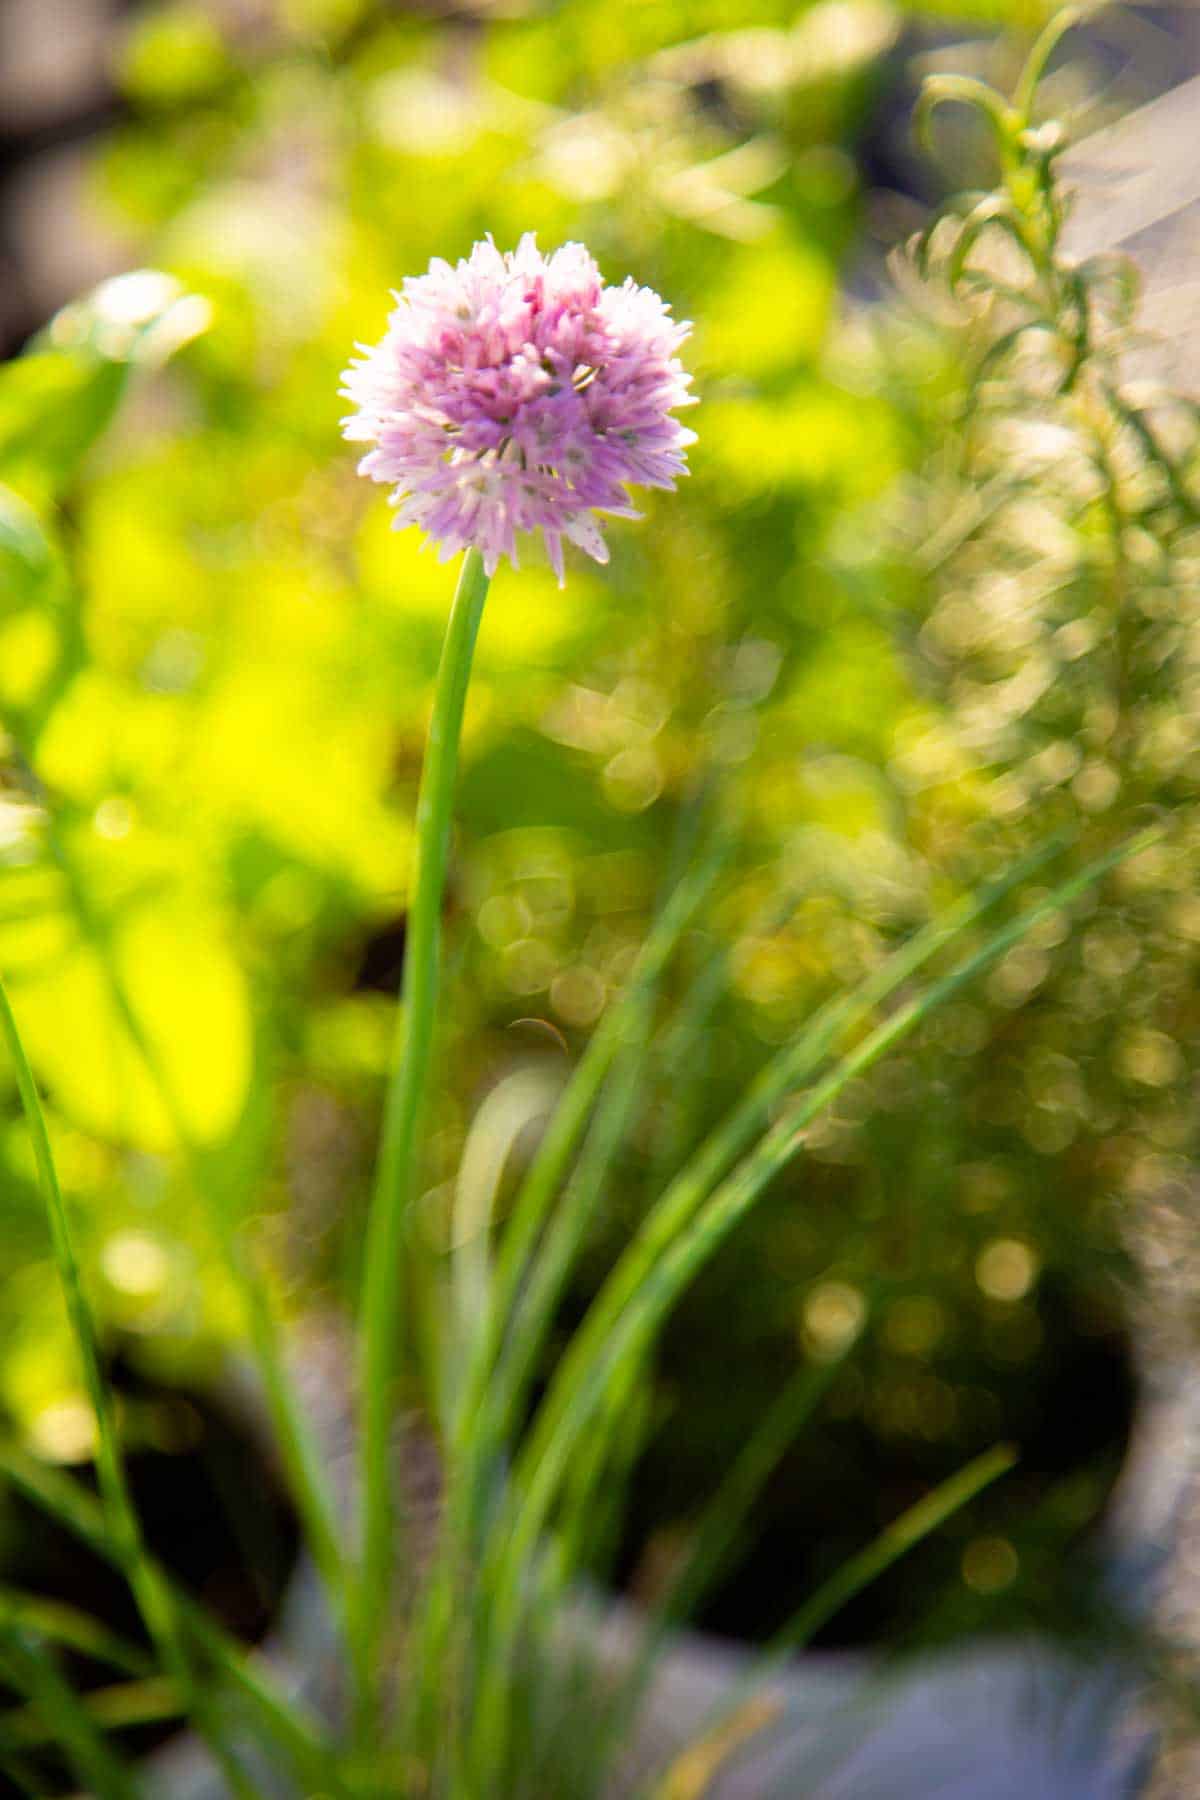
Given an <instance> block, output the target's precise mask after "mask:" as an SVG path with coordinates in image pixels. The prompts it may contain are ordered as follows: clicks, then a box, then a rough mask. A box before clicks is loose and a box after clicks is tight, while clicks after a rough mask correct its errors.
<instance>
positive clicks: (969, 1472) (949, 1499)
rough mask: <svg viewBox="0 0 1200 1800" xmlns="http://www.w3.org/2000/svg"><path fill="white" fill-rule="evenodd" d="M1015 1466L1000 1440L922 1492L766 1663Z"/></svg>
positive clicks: (775, 1641)
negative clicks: (999, 1442)
mask: <svg viewBox="0 0 1200 1800" xmlns="http://www.w3.org/2000/svg"><path fill="white" fill-rule="evenodd" d="M1016 1464H1017V1452H1016V1450H1015V1449H1014V1448H1013V1446H1012V1445H1011V1444H997V1445H995V1447H994V1448H993V1449H991V1450H987V1451H985V1452H984V1454H983V1455H982V1456H977V1457H976V1458H975V1460H974V1461H973V1462H970V1463H968V1464H967V1466H966V1468H964V1469H960V1470H959V1471H958V1473H957V1474H955V1475H951V1476H950V1477H949V1478H948V1479H947V1480H946V1481H943V1482H941V1483H940V1484H939V1486H937V1487H935V1488H934V1489H933V1490H932V1491H931V1492H930V1493H928V1494H924V1495H922V1497H921V1499H920V1500H918V1501H917V1502H916V1504H915V1505H913V1506H910V1507H909V1508H908V1510H907V1511H906V1512H903V1513H901V1515H900V1517H899V1518H898V1519H893V1521H892V1523H891V1524H890V1525H888V1526H886V1527H885V1528H884V1530H883V1531H881V1532H880V1533H879V1536H878V1537H877V1538H875V1539H873V1541H872V1542H871V1543H869V1544H868V1545H867V1546H866V1548H865V1549H864V1550H860V1551H859V1552H858V1554H857V1555H856V1556H852V1557H851V1558H850V1560H849V1561H848V1562H845V1563H843V1564H842V1566H841V1568H840V1569H837V1570H835V1572H834V1573H833V1574H832V1575H831V1576H830V1577H829V1579H828V1580H827V1581H825V1582H822V1584H821V1586H820V1587H819V1588H818V1589H817V1591H816V1593H815V1594H813V1595H811V1597H810V1598H809V1599H808V1600H806V1601H805V1603H804V1605H803V1606H802V1607H801V1608H800V1610H799V1611H798V1612H797V1613H796V1614H795V1615H794V1616H793V1617H792V1618H791V1619H789V1620H788V1622H787V1624H786V1625H784V1626H783V1627H782V1628H781V1629H780V1630H779V1631H778V1632H777V1633H776V1635H775V1636H774V1637H773V1638H772V1639H771V1641H770V1643H769V1644H768V1645H767V1648H766V1650H765V1652H764V1661H765V1662H766V1663H768V1664H769V1663H771V1662H773V1661H775V1660H777V1659H778V1658H779V1657H781V1656H784V1655H786V1653H787V1652H788V1651H789V1650H798V1649H801V1648H803V1646H804V1645H805V1644H807V1643H808V1642H809V1641H810V1640H811V1639H812V1638H814V1637H815V1636H816V1634H817V1632H818V1631H820V1629H821V1627H822V1626H823V1625H826V1624H828V1622H829V1620H830V1619H832V1618H833V1616H834V1614H835V1613H839V1612H841V1610H842V1608H843V1607H844V1606H848V1605H849V1603H850V1601H851V1600H853V1599H854V1597H855V1595H856V1594H860V1593H861V1592H862V1590H863V1589H864V1588H865V1587H867V1586H869V1584H870V1583H871V1582H872V1581H875V1580H876V1579H877V1578H878V1577H879V1576H880V1575H882V1574H883V1573H884V1572H885V1570H887V1569H890V1568H891V1566H892V1564H893V1563H894V1562H898V1561H899V1560H900V1558H901V1557H902V1556H905V1555H907V1553H908V1552H909V1551H910V1550H912V1549H914V1548H915V1547H916V1545H917V1544H919V1543H920V1542H921V1540H922V1539H923V1538H927V1537H928V1536H929V1534H930V1532H931V1531H936V1530H937V1528H938V1526H939V1525H944V1524H945V1522H946V1520H947V1519H949V1518H951V1517H952V1516H953V1514H954V1513H956V1512H959V1511H960V1510H961V1509H962V1507H964V1506H966V1504H967V1503H968V1501H970V1500H973V1499H974V1498H975V1496H976V1494H978V1493H981V1492H982V1490H983V1489H984V1488H985V1487H990V1486H991V1484H992V1482H993V1481H996V1480H998V1479H999V1477H1000V1476H1001V1475H1007V1474H1008V1472H1009V1470H1010V1469H1012V1468H1015V1467H1016Z"/></svg>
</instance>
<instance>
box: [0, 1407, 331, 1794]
mask: <svg viewBox="0 0 1200 1800" xmlns="http://www.w3.org/2000/svg"><path fill="white" fill-rule="evenodd" d="M0 1474H2V1475H4V1476H5V1477H6V1478H7V1479H8V1480H9V1481H11V1482H12V1484H13V1486H14V1487H15V1488H16V1489H17V1491H18V1492H19V1493H20V1494H22V1495H23V1496H24V1497H25V1499H27V1500H28V1501H30V1503H31V1504H32V1505H34V1506H37V1507H40V1508H41V1509H42V1511H44V1512H46V1513H47V1514H48V1515H49V1516H50V1517H51V1518H52V1519H54V1520H55V1521H56V1522H57V1523H58V1524H60V1525H62V1526H63V1527H64V1528H65V1529H66V1530H67V1531H69V1532H71V1533H72V1534H73V1535H74V1536H75V1537H78V1538H79V1539H80V1541H81V1542H82V1543H84V1544H86V1545H87V1546H88V1548H89V1549H91V1550H93V1551H95V1553H96V1554H97V1555H98V1556H100V1557H102V1558H104V1560H105V1561H107V1562H111V1563H113V1564H114V1566H117V1567H119V1566H120V1565H119V1562H118V1559H117V1553H116V1548H115V1546H114V1544H113V1542H112V1540H111V1538H110V1537H109V1534H108V1531H107V1529H106V1525H105V1519H104V1513H103V1510H102V1508H101V1507H100V1505H99V1504H98V1502H97V1501H96V1500H95V1499H94V1498H93V1497H92V1495H91V1494H89V1493H88V1492H87V1490H86V1489H85V1488H83V1487H81V1486H80V1484H79V1482H77V1481H73V1480H72V1479H71V1478H70V1476H67V1475H64V1474H62V1473H61V1472H60V1471H59V1470H57V1469H52V1468H50V1467H48V1466H47V1465H46V1464H45V1463H40V1462H36V1461H35V1460H34V1459H33V1458H32V1457H31V1456H28V1455H26V1453H25V1452H24V1451H22V1450H19V1449H18V1448H17V1447H16V1446H15V1445H12V1444H5V1443H3V1442H0ZM151 1560H152V1559H151ZM155 1566H156V1567H157V1569H158V1573H159V1575H160V1577H161V1579H162V1580H163V1582H164V1583H166V1584H168V1585H169V1584H170V1577H169V1576H168V1575H167V1573H166V1571H165V1570H163V1569H162V1568H161V1566H160V1565H155ZM171 1592H172V1598H173V1600H174V1603H175V1607H176V1611H177V1613H178V1616H179V1618H180V1619H181V1621H182V1622H183V1625H184V1627H185V1628H186V1630H187V1632H188V1634H189V1636H190V1637H191V1638H192V1640H193V1642H194V1644H195V1647H196V1650H197V1651H198V1653H199V1654H200V1655H201V1656H202V1657H204V1658H205V1659H206V1660H207V1662H208V1663H209V1664H210V1665H211V1666H212V1669H213V1671H214V1673H215V1674H216V1676H217V1677H218V1678H219V1680H220V1681H221V1682H223V1683H224V1685H225V1686H226V1687H228V1689H229V1690H230V1691H231V1693H232V1694H234V1695H236V1696H237V1697H238V1698H240V1699H241V1700H242V1701H243V1702H244V1703H245V1704H246V1705H247V1707H248V1709H249V1710H250V1711H251V1712H252V1713H253V1714H254V1716H255V1717H256V1718H257V1720H258V1721H259V1725H260V1727H261V1729H262V1730H263V1732H264V1734H265V1735H266V1736H267V1737H268V1738H270V1740H271V1741H272V1742H273V1743H275V1744H276V1745H277V1746H278V1747H279V1748H281V1749H282V1750H284V1751H285V1752H286V1754H287V1756H288V1759H289V1761H290V1762H291V1764H292V1766H293V1768H294V1769H295V1771H296V1774H297V1776H298V1777H299V1779H300V1781H301V1783H302V1784H307V1785H308V1786H310V1787H311V1788H312V1789H313V1791H314V1792H328V1793H333V1794H340V1793H342V1792H343V1788H342V1784H341V1782H340V1781H339V1780H338V1778H337V1763H336V1759H335V1756H334V1752H333V1749H332V1746H330V1745H328V1744H326V1743H325V1742H324V1741H323V1740H322V1738H321V1735H320V1733H319V1731H318V1730H317V1729H316V1728H315V1727H314V1725H313V1724H312V1723H311V1722H310V1721H309V1720H308V1719H307V1718H306V1717H305V1716H304V1714H303V1712H302V1711H301V1709H300V1708H299V1707H298V1706H297V1705H296V1704H294V1703H292V1702H289V1701H288V1700H286V1699H285V1698H284V1697H283V1696H282V1695H281V1694H280V1693H279V1692H278V1690H277V1688H276V1686H275V1684H274V1682H273V1681H272V1680H271V1679H270V1678H269V1677H268V1676H267V1674H266V1673H265V1672H264V1671H263V1670H262V1669H261V1668H259V1667H256V1666H255V1663H254V1661H253V1660H252V1659H251V1658H250V1657H249V1656H248V1655H246V1654H245V1652H244V1651H243V1650H242V1647H241V1646H240V1645H239V1644H237V1643H235V1642H234V1640H233V1639H232V1638H231V1637H230V1636H229V1634H228V1633H227V1632H226V1631H225V1630H224V1628H223V1627H222V1626H221V1625H219V1624H218V1623H217V1622H216V1621H215V1620H214V1619H212V1618H211V1617H210V1616H209V1614H208V1613H206V1612H205V1610H204V1608H203V1607H202V1606H200V1605H199V1603H198V1602H197V1601H195V1600H193V1599H192V1598H191V1596H190V1595H188V1594H186V1593H184V1592H183V1591H182V1590H181V1589H179V1588H172V1590H171Z"/></svg>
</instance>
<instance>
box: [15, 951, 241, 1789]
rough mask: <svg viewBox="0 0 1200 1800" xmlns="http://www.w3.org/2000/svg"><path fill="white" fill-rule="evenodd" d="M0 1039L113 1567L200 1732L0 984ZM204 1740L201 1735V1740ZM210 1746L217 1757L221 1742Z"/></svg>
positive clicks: (37, 1105)
mask: <svg viewBox="0 0 1200 1800" xmlns="http://www.w3.org/2000/svg"><path fill="white" fill-rule="evenodd" d="M0 1033H2V1034H3V1037H4V1040H5V1042H6V1043H7V1045H8V1051H9V1055H10V1056H11V1058H12V1064H13V1071H14V1074H15V1076H16V1081H17V1091H18V1093H19V1095H20V1098H21V1106H22V1109H23V1111H24V1114H25V1122H26V1125H27V1126H28V1129H29V1135H30V1139H31V1141H32V1144H33V1154H34V1161H35V1162H36V1164H37V1172H38V1181H39V1185H40V1186H41V1189H42V1197H43V1200H44V1202H45V1207H46V1217H47V1220H48V1222H49V1226H50V1238H51V1243H52V1245H53V1249H54V1260H55V1263H56V1265H57V1268H58V1273H59V1279H60V1281H61V1283H62V1289H63V1296H64V1298H65V1301H66V1307H67V1316H68V1318H69V1320H70V1324H71V1331H72V1335H73V1336H74V1338H75V1343H76V1346H77V1348H78V1351H79V1356H80V1361H81V1362H82V1365H83V1379H84V1386H85V1388H86V1389H87V1396H88V1400H89V1402H90V1404H91V1408H92V1412H93V1414H94V1416H95V1420H96V1468H97V1474H98V1476H99V1482H100V1492H101V1496H102V1499H103V1504H104V1510H105V1514H106V1520H107V1525H108V1529H109V1531H110V1532H111V1534H112V1538H113V1542H114V1544H115V1545H116V1547H117V1555H118V1560H119V1562H120V1565H121V1568H122V1570H123V1571H124V1574H125V1577H126V1579H127V1580H128V1582H129V1586H130V1588H131V1590H132V1592H133V1596H134V1599H135V1600H136V1601H137V1605H138V1610H139V1612H140V1613H141V1615H142V1619H143V1621H144V1623H145V1626H146V1630H147V1631H148V1632H149V1634H150V1637H151V1640H152V1642H153V1643H154V1646H155V1648H156V1650H157V1652H158V1654H159V1656H160V1657H161V1659H162V1662H163V1666H164V1668H165V1669H166V1670H167V1671H168V1673H169V1674H170V1675H171V1676H172V1677H173V1678H174V1679H175V1681H176V1682H177V1683H178V1685H179V1688H180V1690H181V1692H182V1693H184V1694H185V1695H187V1696H188V1701H189V1710H190V1711H191V1713H192V1716H193V1717H194V1718H195V1719H196V1720H197V1723H198V1724H200V1725H201V1728H202V1729H203V1726H204V1721H205V1718H206V1713H207V1709H206V1707H205V1704H204V1700H203V1697H202V1695H201V1694H200V1692H199V1690H198V1688H197V1685H196V1681H195V1678H194V1674H193V1670H192V1666H191V1659H190V1657H189V1656H188V1654H187V1650H186V1648H185V1646H184V1642H183V1633H182V1630H181V1628H180V1622H179V1618H178V1616H177V1613H176V1610H175V1607H174V1605H173V1603H172V1600H171V1596H170V1593H169V1591H168V1589H167V1587H166V1584H165V1583H164V1582H163V1581H162V1580H161V1579H160V1577H159V1575H158V1572H157V1570H156V1568H155V1566H154V1564H153V1563H152V1562H151V1561H150V1559H149V1557H148V1556H147V1554H146V1544H145V1540H144V1538H143V1536H142V1530H141V1525H140V1523H139V1521H138V1516H137V1512H136V1509H135V1507H134V1504H133V1497H132V1495H131V1493H130V1491H129V1483H128V1479H127V1476H126V1472H125V1462H124V1458H123V1456H122V1454H121V1445H120V1440H119V1437H118V1433H117V1423H116V1418H115V1416H114V1412H113V1405H112V1397H111V1394H110V1392H109V1389H108V1385H107V1383H106V1381H105V1379H104V1374H103V1371H102V1369H101V1366H100V1350H99V1344H98V1341H97V1338H96V1331H95V1326H94V1324H93V1321H92V1315H91V1311H90V1309H89V1307H88V1303H87V1300H86V1298H85V1296H84V1292H83V1283H82V1280H81V1278H80V1273H79V1263H78V1260H77V1258H76V1255H75V1246H74V1243H73V1241H72V1237H71V1227H70V1221H69V1219H68V1218H67V1209H66V1205H65V1203H64V1201H63V1197H62V1189H61V1188H60V1187H59V1184H58V1171H57V1170H56V1168H55V1166H54V1156H53V1153H52V1152H51V1149H50V1136H49V1133H48V1132H47V1130H46V1119H45V1114H44V1113H43V1111H42V1103H41V1099H40V1097H39V1095H38V1091H37V1084H36V1082H35V1081H34V1078H33V1071H32V1069H31V1068H30V1066H29V1060H28V1058H27V1057H26V1055H25V1046H24V1044H23V1043H22V1042H21V1034H20V1032H19V1031H18V1029H17V1021H16V1019H15V1017H14V1015H13V1010H12V1007H11V1005H10V1004H9V999H8V993H7V991H6V989H5V987H4V985H3V983H2V982H0ZM208 1735H209V1734H208V1733H207V1732H206V1736H208ZM210 1741H211V1742H213V1748H214V1750H215V1751H216V1752H217V1753H218V1754H220V1753H221V1744H220V1740H219V1737H217V1738H216V1740H215V1741H213V1739H212V1738H211V1737H210ZM223 1766H224V1767H225V1772H226V1774H227V1776H228V1777H229V1779H230V1783H231V1788H232V1791H233V1792H235V1793H237V1792H244V1793H247V1794H248V1793H250V1792H251V1791H252V1790H250V1788H249V1786H248V1785H247V1784H246V1783H245V1782H244V1781H243V1780H242V1777H241V1774H240V1771H238V1770H237V1768H236V1766H235V1765H233V1764H232V1762H230V1761H228V1760H226V1761H225V1762H224V1764H223Z"/></svg>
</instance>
